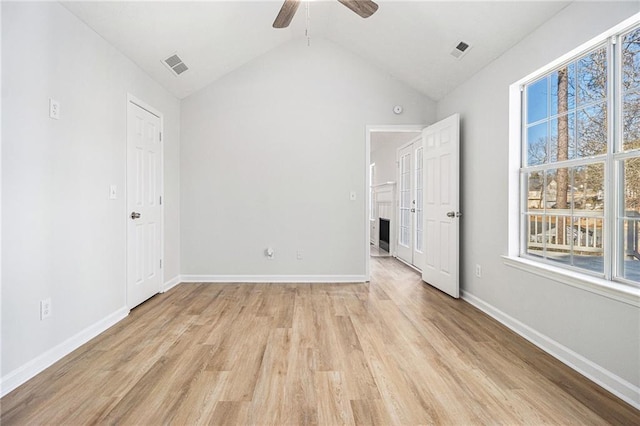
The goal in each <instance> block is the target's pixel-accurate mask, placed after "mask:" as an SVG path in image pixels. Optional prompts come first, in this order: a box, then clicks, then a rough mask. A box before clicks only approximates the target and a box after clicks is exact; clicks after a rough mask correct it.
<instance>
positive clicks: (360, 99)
mask: <svg viewBox="0 0 640 426" xmlns="http://www.w3.org/2000/svg"><path fill="white" fill-rule="evenodd" d="M397 104H400V105H403V107H404V112H403V113H402V114H400V115H396V114H394V113H393V106H394V105H397ZM434 117H435V103H434V102H433V101H431V100H430V99H428V98H426V97H425V96H423V95H421V94H419V93H418V92H416V91H415V90H414V89H412V88H410V87H408V86H406V85H405V84H403V83H400V82H398V81H397V80H396V79H394V78H393V77H392V76H390V75H388V74H385V73H383V72H381V71H380V70H378V69H377V68H374V67H372V66H370V65H369V64H367V63H365V62H364V61H362V60H361V59H360V58H359V57H357V56H355V55H353V54H352V53H350V52H348V51H345V50H343V49H341V48H339V47H338V46H336V45H335V44H333V43H332V42H329V41H326V40H323V39H320V38H316V39H312V40H311V46H307V41H306V40H305V39H300V40H297V41H292V42H289V43H288V44H286V45H283V46H282V47H279V48H277V49H275V50H273V51H271V52H270V53H268V54H266V55H264V56H262V57H260V58H258V59H256V60H254V61H252V62H251V63H249V64H247V65H245V66H243V67H241V68H239V69H238V70H236V71H235V72H233V73H231V74H229V75H227V76H226V77H224V78H222V79H220V80H219V81H217V82H216V83H214V84H212V85H211V86H209V87H207V88H205V89H203V90H202V91H200V92H198V93H196V94H194V95H191V96H189V97H187V98H185V99H184V100H183V102H182V125H181V132H182V133H181V150H182V151H181V165H182V166H181V173H182V177H181V194H182V207H181V212H182V215H181V217H182V226H181V229H182V273H183V274H184V277H186V279H189V277H196V278H195V279H200V278H202V277H206V279H216V277H218V278H220V277H221V279H231V280H233V279H266V280H269V279H270V278H273V279H276V277H277V278H278V279H287V277H289V278H291V277H295V279H300V280H307V279H314V277H315V278H318V277H321V278H331V279H341V278H343V279H362V278H363V277H364V275H365V256H368V253H366V252H365V238H366V237H365V234H366V228H365V226H368V218H367V215H366V212H367V210H366V205H365V203H366V202H365V195H366V191H368V187H367V186H366V179H365V177H366V175H367V174H368V171H369V168H368V158H367V156H366V149H365V141H366V134H365V130H366V126H367V125H371V124H417V123H423V122H433V118H434ZM352 191H353V192H355V196H356V199H355V200H354V201H351V200H350V193H351V192H352ZM267 247H273V248H274V250H275V256H274V259H272V260H268V259H267V258H266V256H265V255H264V252H265V250H266V249H267ZM298 251H300V252H301V253H302V257H303V259H301V260H298V259H297V257H298V256H297V254H298ZM238 277H241V278H238Z"/></svg>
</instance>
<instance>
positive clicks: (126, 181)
mask: <svg viewBox="0 0 640 426" xmlns="http://www.w3.org/2000/svg"><path fill="white" fill-rule="evenodd" d="M130 103H131V104H133V105H135V106H137V107H139V108H142V109H143V110H145V111H147V112H148V113H150V114H153V115H155V116H156V117H158V118H159V119H160V134H161V139H160V191H159V192H160V196H161V197H162V204H161V205H160V258H161V259H162V267H161V268H160V272H159V273H160V285H159V286H158V293H160V292H162V290H163V288H162V287H163V285H164V269H165V259H164V204H165V199H164V143H165V135H164V114H162V112H160V111H159V110H157V109H156V108H154V107H152V106H151V105H149V104H148V103H146V102H145V101H143V100H141V99H139V98H137V97H136V96H134V95H132V94H131V93H127V103H126V107H125V111H124V113H125V133H126V135H127V136H126V137H125V140H124V149H125V164H124V169H125V170H124V176H125V179H124V191H122V193H123V194H124V199H123V201H124V207H123V215H122V216H123V218H124V219H123V220H124V234H125V238H124V244H125V250H124V252H125V263H124V268H125V270H124V272H125V273H124V277H125V283H124V300H125V303H126V306H127V308H129V309H131V306H129V300H128V298H129V294H128V290H129V289H128V286H129V277H128V273H129V247H128V242H129V233H128V226H127V224H128V222H127V219H128V216H127V213H128V210H127V207H128V206H127V200H128V195H129V193H128V191H129V176H127V170H128V164H129V163H128V162H129V158H128V144H129V140H128V138H129V135H128V131H127V129H128V127H127V126H128V122H127V120H128V119H129V118H128V116H129V114H128V112H129V104H130Z"/></svg>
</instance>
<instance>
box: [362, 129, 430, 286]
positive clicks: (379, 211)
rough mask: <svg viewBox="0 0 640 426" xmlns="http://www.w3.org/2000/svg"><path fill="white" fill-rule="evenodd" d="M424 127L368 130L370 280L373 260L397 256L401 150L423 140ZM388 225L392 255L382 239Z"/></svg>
mask: <svg viewBox="0 0 640 426" xmlns="http://www.w3.org/2000/svg"><path fill="white" fill-rule="evenodd" d="M424 127H425V126H424V125H420V124H418V125H380V126H368V127H367V131H366V153H367V157H366V158H367V163H366V164H367V169H366V170H368V173H367V182H366V185H367V186H366V187H367V189H368V191H366V194H367V203H366V206H367V209H366V214H367V221H366V229H365V232H366V239H365V259H366V260H365V262H366V276H367V278H368V277H369V276H370V256H397V248H398V244H397V240H398V237H397V235H398V227H397V223H398V218H397V216H398V212H397V202H398V195H397V192H398V188H397V187H398V185H397V184H398V182H397V179H398V178H397V164H396V155H397V149H398V148H399V147H400V146H402V145H404V144H406V143H407V142H410V141H411V140H413V139H415V138H416V137H419V136H420V135H421V134H422V129H423V128H424ZM387 225H388V227H389V229H388V242H389V245H388V251H386V250H385V249H384V248H386V247H384V246H385V244H384V242H383V244H382V245H383V248H380V235H381V231H382V234H383V240H384V239H385V232H384V231H385V228H386V226H387Z"/></svg>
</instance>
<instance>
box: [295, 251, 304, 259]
mask: <svg viewBox="0 0 640 426" xmlns="http://www.w3.org/2000/svg"><path fill="white" fill-rule="evenodd" d="M296 259H298V260H302V259H304V252H303V251H302V250H298V251H297V252H296Z"/></svg>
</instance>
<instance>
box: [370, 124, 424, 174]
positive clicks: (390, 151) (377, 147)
mask: <svg viewBox="0 0 640 426" xmlns="http://www.w3.org/2000/svg"><path fill="white" fill-rule="evenodd" d="M424 124H425V125H428V124H431V123H424ZM420 135H421V133H420V132H397V133H391V134H390V133H388V132H384V133H380V132H373V133H371V163H376V167H375V169H376V171H375V177H374V179H373V180H374V182H373V184H374V185H378V184H381V183H386V182H396V180H397V179H398V175H397V171H398V170H397V167H396V157H397V153H398V148H400V147H401V146H402V145H404V144H406V143H408V142H410V141H412V140H413V139H415V138H417V137H418V136H420Z"/></svg>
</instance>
